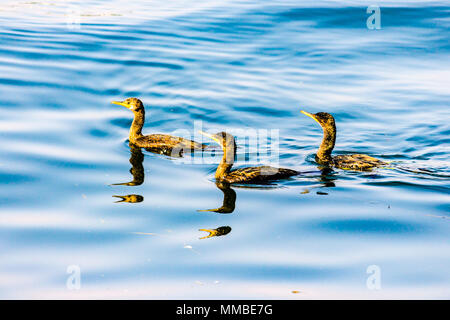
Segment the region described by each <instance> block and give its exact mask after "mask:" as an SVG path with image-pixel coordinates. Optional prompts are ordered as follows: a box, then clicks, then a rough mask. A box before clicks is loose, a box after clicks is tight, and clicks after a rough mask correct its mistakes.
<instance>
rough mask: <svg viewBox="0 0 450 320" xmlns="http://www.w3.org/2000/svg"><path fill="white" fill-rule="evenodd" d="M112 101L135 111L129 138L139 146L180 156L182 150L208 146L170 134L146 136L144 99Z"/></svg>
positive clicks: (199, 148)
mask: <svg viewBox="0 0 450 320" xmlns="http://www.w3.org/2000/svg"><path fill="white" fill-rule="evenodd" d="M111 103H113V104H117V105H120V106H124V107H125V108H127V109H129V110H131V111H133V113H134V120H133V123H132V124H131V127H130V134H129V140H130V142H131V143H132V144H133V145H135V146H137V147H140V148H146V149H148V150H149V151H152V152H156V153H163V154H167V155H172V156H180V155H179V153H180V152H179V151H180V150H181V151H182V150H189V151H193V150H202V149H204V148H205V147H206V145H203V144H201V143H198V142H195V141H192V140H188V139H184V138H181V137H175V136H171V135H168V134H150V135H146V136H144V135H143V134H142V127H143V126H144V122H145V109H144V104H143V103H142V101H141V100H139V99H137V98H128V99H126V100H124V101H112V102H111ZM173 151H175V152H173ZM177 152H178V154H177Z"/></svg>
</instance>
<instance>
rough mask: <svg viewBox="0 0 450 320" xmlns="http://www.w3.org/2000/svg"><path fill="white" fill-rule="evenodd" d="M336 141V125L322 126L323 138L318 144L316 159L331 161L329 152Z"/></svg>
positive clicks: (323, 161)
mask: <svg viewBox="0 0 450 320" xmlns="http://www.w3.org/2000/svg"><path fill="white" fill-rule="evenodd" d="M335 142H336V125H335V124H334V123H333V124H331V125H327V126H323V139H322V143H321V144H320V147H319V151H317V154H316V159H317V160H318V162H319V163H327V162H331V161H332V158H331V152H332V151H333V148H334V144H335Z"/></svg>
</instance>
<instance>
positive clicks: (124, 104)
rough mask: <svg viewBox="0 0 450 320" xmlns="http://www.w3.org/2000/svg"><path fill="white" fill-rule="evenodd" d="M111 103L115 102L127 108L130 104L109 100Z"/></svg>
mask: <svg viewBox="0 0 450 320" xmlns="http://www.w3.org/2000/svg"><path fill="white" fill-rule="evenodd" d="M111 103H112V104H117V105H119V106H123V107H125V108H127V109H130V105H129V104H126V103H125V102H121V101H111Z"/></svg>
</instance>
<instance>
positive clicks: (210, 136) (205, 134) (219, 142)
mask: <svg viewBox="0 0 450 320" xmlns="http://www.w3.org/2000/svg"><path fill="white" fill-rule="evenodd" d="M198 133H200V134H202V135H204V136H207V137H208V138H211V139H213V140H214V141H215V142H217V143H218V144H219V145H220V146H222V143H221V141H219V139H217V138H216V137H215V136H213V135H212V134H209V133H207V132H204V131H201V130H199V131H198Z"/></svg>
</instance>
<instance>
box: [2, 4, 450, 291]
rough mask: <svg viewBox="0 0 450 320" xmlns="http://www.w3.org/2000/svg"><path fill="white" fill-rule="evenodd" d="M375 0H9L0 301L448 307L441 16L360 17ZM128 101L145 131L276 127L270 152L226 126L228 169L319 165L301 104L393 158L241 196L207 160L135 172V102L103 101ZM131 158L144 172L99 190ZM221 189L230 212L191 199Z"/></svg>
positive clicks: (123, 175) (313, 127)
mask: <svg viewBox="0 0 450 320" xmlns="http://www.w3.org/2000/svg"><path fill="white" fill-rule="evenodd" d="M371 4H373V3H369V2H367V3H366V2H360V1H359V2H347V3H346V4H342V3H341V4H338V3H337V2H332V1H324V2H317V1H311V2H309V1H307V2H303V3H300V2H299V1H272V2H270V4H262V3H261V2H260V1H252V0H248V1H214V2H211V1H208V2H207V1H192V2H191V1H181V0H180V1H170V3H168V1H152V2H150V3H148V2H144V1H134V2H133V3H132V4H130V3H128V2H127V1H118V0H116V1H112V2H108V3H103V2H100V1H86V2H83V5H82V6H77V4H76V3H72V5H69V4H68V3H67V2H65V1H45V2H41V1H35V2H25V1H23V2H17V1H9V0H8V1H2V4H0V20H1V23H0V37H1V42H0V102H1V103H0V114H1V116H0V154H1V156H0V230H1V231H0V237H1V241H0V256H1V258H0V297H2V298H121V299H125V298H156V299H160V298H163V299H175V298H190V299H211V298H215V299H221V298H264V299H273V298H275V299H309V298H447V299H448V298H449V297H450V289H449V284H450V273H449V269H450V268H449V266H450V254H449V252H450V250H449V249H450V242H449V239H450V238H449V231H450V224H449V212H450V197H449V191H450V185H449V181H450V166H449V149H450V148H449V145H450V144H449V142H450V140H449V133H450V126H449V122H448V119H449V116H450V109H449V107H448V101H449V98H450V93H449V89H448V88H450V82H449V79H450V76H449V75H450V74H449V72H450V64H449V59H448V58H449V50H450V47H449V27H450V20H449V18H448V16H449V10H450V7H448V3H445V2H427V3H421V2H409V4H408V6H406V5H405V4H404V3H403V2H400V1H398V2H380V1H379V2H378V4H379V5H380V6H381V27H382V28H381V29H380V30H369V29H368V28H367V27H366V19H367V18H368V16H369V14H367V13H366V8H367V6H368V5H371ZM132 96H136V97H139V98H140V99H142V100H143V102H144V104H145V105H146V106H147V120H146V127H145V129H144V131H145V132H146V133H151V132H155V133H156V132H164V133H174V132H178V133H183V132H184V133H186V131H187V132H188V133H189V134H194V130H195V129H196V127H195V125H198V124H200V125H201V126H202V129H203V130H205V131H208V132H216V131H219V130H224V129H225V130H227V131H232V130H236V129H239V128H241V129H247V130H259V129H261V130H264V129H268V130H275V131H274V132H277V131H276V130H279V131H278V133H279V159H278V161H276V160H277V159H276V157H273V156H272V157H270V156H269V157H266V158H264V157H261V158H258V154H257V152H256V150H252V149H250V150H249V149H248V148H246V147H245V132H241V134H238V135H237V139H238V144H239V145H240V146H241V148H240V149H239V150H238V159H239V161H238V162H237V163H236V167H239V166H244V165H246V164H247V165H248V163H245V159H247V160H248V162H252V161H253V162H259V161H262V162H268V163H272V164H273V162H274V161H275V162H276V163H275V164H276V165H279V166H282V167H287V168H293V169H297V170H302V171H316V172H317V166H316V164H315V163H314V156H313V155H314V152H315V151H316V149H317V146H318V144H319V143H320V139H321V130H320V128H319V127H318V125H317V124H316V123H315V122H314V121H312V119H310V118H307V117H305V116H304V115H302V114H301V113H300V110H301V109H304V110H307V111H310V112H318V111H327V112H330V113H332V114H333V115H334V116H335V118H336V121H337V127H338V138H337V145H336V148H335V153H336V154H342V153H348V152H364V153H367V154H370V155H372V156H376V157H378V158H380V159H383V160H385V161H392V163H391V164H390V166H389V168H383V169H379V170H376V171H374V172H366V173H363V172H351V171H342V170H334V171H333V172H330V173H325V174H323V175H320V174H318V173H311V174H309V175H308V176H306V177H299V178H294V179H290V180H286V181H282V182H280V183H278V184H276V185H274V186H269V187H267V186H266V187H265V188H237V187H235V188H233V190H234V192H235V193H234V195H235V197H236V199H233V191H230V190H225V191H224V192H222V191H221V190H220V189H218V188H217V187H216V185H215V184H214V182H213V173H214V170H215V167H216V163H212V162H214V161H216V160H217V157H215V158H214V157H213V155H214V152H211V151H208V152H206V153H205V154H204V155H203V156H204V158H205V163H204V164H198V163H194V161H191V160H192V159H194V158H195V156H196V155H187V156H186V157H184V158H169V157H166V156H163V155H157V154H153V153H149V152H147V151H145V150H144V151H142V155H141V154H139V151H137V152H136V153H134V156H133V159H132V162H133V165H132V164H130V161H129V159H130V148H129V147H128V143H127V137H128V128H129V126H130V124H131V120H132V115H131V112H129V111H128V110H126V109H125V108H120V107H119V106H115V105H112V104H110V101H111V100H118V99H125V98H127V97H132ZM183 130H184V131H183ZM196 138H197V136H196ZM204 142H208V143H209V141H206V140H205V141H204ZM200 157H201V155H200ZM142 159H143V162H142ZM207 159H209V160H213V161H209V162H206V160H207ZM132 166H133V168H134V169H133V170H134V173H135V176H134V179H135V182H136V179H137V180H138V181H137V182H138V183H137V184H139V182H142V183H141V184H140V185H136V186H127V185H113V184H117V183H124V182H129V181H131V180H133V176H132V175H131V174H130V172H129V170H130V169H131V168H132ZM114 195H116V196H125V195H137V196H135V197H134V199H135V200H134V201H135V203H130V202H119V203H116V202H115V201H118V200H120V199H121V198H117V197H113V196H114ZM224 195H226V197H227V198H226V201H225V209H226V210H224V211H228V212H230V211H232V212H231V213H227V214H226V213H222V214H221V213H218V212H210V211H209V212H208V211H206V212H204V211H198V210H205V209H211V208H219V207H221V206H222V205H223V204H224V203H223V201H224ZM233 200H235V201H233ZM233 206H234V209H233ZM219 227H224V228H222V229H219V230H225V232H224V233H226V234H224V235H222V236H216V237H210V238H206V239H200V238H202V237H205V236H207V235H208V233H207V232H205V231H200V230H199V229H216V228H219ZM230 228H231V229H230ZM70 266H72V267H70ZM73 266H75V267H73ZM370 266H375V267H370ZM68 268H69V272H72V273H67V271H68ZM71 268H72V269H71ZM73 268H75V269H73ZM78 268H79V269H78ZM368 268H369V269H368ZM371 268H372V269H371ZM373 268H375V269H373ZM73 270H79V271H80V275H81V278H80V279H81V286H80V289H79V290H76V289H74V290H69V288H71V287H70V284H74V283H76V281H75V282H70V281H69V288H68V287H67V281H68V278H69V276H71V275H72V276H73V275H75V274H76V272H75V273H73ZM367 270H369V273H367ZM371 270H378V271H379V272H380V273H379V275H380V277H378V278H377V279H379V280H380V281H379V284H380V286H381V287H380V288H379V290H370V288H373V284H374V283H375V284H376V283H377V282H376V281H375V282H370V279H374V278H373V277H372V278H370V277H371V276H376V275H377V274H378V273H377V272H375V273H374V274H372V273H371V272H373V271H371ZM70 279H72V278H70ZM368 279H369V286H367V281H368ZM370 283H372V286H371V285H370ZM294 290H296V291H300V292H299V293H292V291H294Z"/></svg>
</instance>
